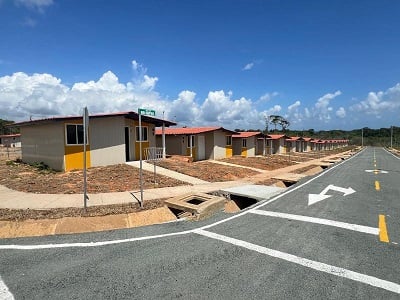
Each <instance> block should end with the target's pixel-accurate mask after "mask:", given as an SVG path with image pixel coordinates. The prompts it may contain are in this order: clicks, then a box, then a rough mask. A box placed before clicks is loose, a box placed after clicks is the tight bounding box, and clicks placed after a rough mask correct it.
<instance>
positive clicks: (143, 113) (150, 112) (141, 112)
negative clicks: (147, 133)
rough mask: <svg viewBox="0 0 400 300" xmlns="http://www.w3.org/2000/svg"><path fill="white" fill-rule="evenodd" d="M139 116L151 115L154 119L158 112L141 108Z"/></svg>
mask: <svg viewBox="0 0 400 300" xmlns="http://www.w3.org/2000/svg"><path fill="white" fill-rule="evenodd" d="M139 115H149V116H153V117H154V116H155V115H156V111H155V110H152V109H145V108H139Z"/></svg>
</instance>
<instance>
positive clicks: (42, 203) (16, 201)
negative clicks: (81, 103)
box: [0, 153, 343, 209]
mask: <svg viewBox="0 0 400 300" xmlns="http://www.w3.org/2000/svg"><path fill="white" fill-rule="evenodd" d="M342 154H343V153H342ZM342 154H335V155H331V156H328V157H325V158H322V159H316V160H312V161H307V162H304V163H301V164H296V165H292V166H288V167H285V168H281V169H276V170H273V171H264V172H263V173H260V174H257V175H255V176H253V177H251V178H248V179H242V180H238V181H227V182H213V183H210V182H206V181H203V180H199V179H197V178H194V179H193V177H190V176H187V175H184V176H182V177H181V175H183V174H180V173H177V172H173V171H170V170H166V169H164V170H166V171H168V172H165V171H162V172H163V173H164V174H163V175H165V176H169V177H173V178H176V179H179V178H184V177H185V180H182V181H185V182H190V183H191V184H194V185H183V186H176V187H166V188H156V189H147V190H144V193H143V198H144V201H148V200H153V199H162V198H170V197H175V196H180V195H184V194H188V193H198V192H202V193H208V192H213V191H218V190H221V189H226V188H230V187H236V186H243V185H248V184H251V183H254V182H257V181H259V180H263V179H268V178H271V177H274V176H277V175H279V174H285V173H289V172H292V171H293V170H296V169H298V168H303V167H305V166H307V165H312V164H316V163H319V162H320V161H321V160H323V159H328V158H330V157H335V156H340V155H342ZM144 165H145V164H144ZM146 165H148V166H150V167H151V168H153V166H152V165H151V164H146ZM148 166H146V168H148ZM237 167H242V166H239V165H237ZM157 169H158V170H160V171H161V169H162V168H160V167H158V168H157ZM151 170H152V169H151ZM159 174H161V172H159ZM177 174H178V175H177ZM175 176H177V177H175ZM178 177H179V178H178ZM179 180H181V179H179ZM133 194H134V195H135V196H136V197H137V198H139V197H140V192H139V191H133ZM136 201H137V200H136V199H135V198H134V197H133V196H132V195H131V193H130V192H118V193H99V194H89V201H88V205H89V206H97V205H109V204H122V203H131V202H136ZM66 207H83V195H82V194H33V193H24V192H18V191H14V190H11V189H8V188H6V187H4V186H2V185H0V208H9V209H27V208H29V209H51V208H66Z"/></svg>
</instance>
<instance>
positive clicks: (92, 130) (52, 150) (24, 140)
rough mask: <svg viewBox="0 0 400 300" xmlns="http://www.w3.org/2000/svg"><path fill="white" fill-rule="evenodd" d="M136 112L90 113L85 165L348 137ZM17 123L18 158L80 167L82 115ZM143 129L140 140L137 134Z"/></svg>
mask: <svg viewBox="0 0 400 300" xmlns="http://www.w3.org/2000/svg"><path fill="white" fill-rule="evenodd" d="M141 122H142V123H141V127H139V115H138V113H136V112H132V111H130V112H119V113H112V114H98V115H91V116H90V117H89V124H90V125H89V131H88V138H87V141H86V149H87V152H86V162H87V166H88V167H95V166H105V165H112V164H119V163H124V162H126V161H132V160H139V158H140V148H142V157H143V158H145V157H146V152H145V151H146V150H147V149H150V148H159V149H160V148H161V149H163V151H162V152H163V153H162V154H163V157H165V155H167V154H170V155H185V156H190V157H192V158H193V160H195V161H197V160H205V159H222V158H227V157H232V156H233V155H242V156H244V157H253V156H256V155H266V154H279V153H285V152H289V151H296V152H304V151H312V150H324V149H333V148H335V147H342V146H346V145H347V142H348V141H347V140H335V141H321V140H314V139H307V138H301V137H288V136H286V135H264V134H262V133H261V132H235V131H231V130H228V129H225V128H223V127H196V128H170V127H171V126H175V125H177V124H176V123H175V122H171V121H167V120H162V119H158V118H154V117H150V116H141ZM12 126H13V127H18V128H19V129H20V133H21V135H20V138H21V149H22V160H23V161H24V162H27V163H35V162H44V163H45V164H47V165H48V166H49V167H51V168H53V169H55V170H64V171H69V170H73V169H81V168H83V147H84V128H83V119H82V117H81V116H73V117H54V118H47V119H41V120H31V121H26V122H19V123H14V124H13V125H12ZM140 131H141V140H140Z"/></svg>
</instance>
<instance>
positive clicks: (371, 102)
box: [350, 83, 400, 117]
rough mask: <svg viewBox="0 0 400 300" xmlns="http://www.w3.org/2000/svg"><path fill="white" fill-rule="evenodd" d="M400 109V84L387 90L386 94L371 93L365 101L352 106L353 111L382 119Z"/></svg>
mask: <svg viewBox="0 0 400 300" xmlns="http://www.w3.org/2000/svg"><path fill="white" fill-rule="evenodd" d="M398 108H400V83H397V84H396V85H395V86H394V87H391V88H389V89H387V90H386V91H385V92H383V91H379V92H370V93H368V96H367V98H366V99H365V100H363V101H360V102H359V103H357V104H355V105H352V106H351V107H350V110H351V111H354V112H359V113H365V114H368V115H375V116H376V117H382V116H383V115H384V114H387V113H389V112H391V111H393V110H395V109H398Z"/></svg>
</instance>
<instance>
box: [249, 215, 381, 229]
mask: <svg viewBox="0 0 400 300" xmlns="http://www.w3.org/2000/svg"><path fill="white" fill-rule="evenodd" d="M251 213H253V214H257V215H262V216H268V217H276V218H283V219H289V220H296V221H302V222H308V223H315V224H322V225H328V226H333V227H339V228H344V229H348V230H352V231H358V232H362V233H368V234H373V235H379V228H375V227H369V226H364V225H357V224H351V223H344V222H339V221H333V220H328V219H320V218H314V217H308V216H301V215H292V214H285V213H280V212H275V211H265V210H253V211H251Z"/></svg>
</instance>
